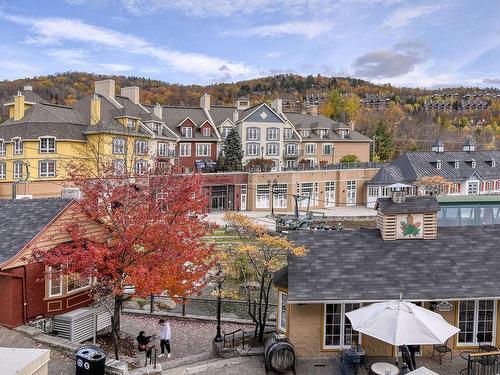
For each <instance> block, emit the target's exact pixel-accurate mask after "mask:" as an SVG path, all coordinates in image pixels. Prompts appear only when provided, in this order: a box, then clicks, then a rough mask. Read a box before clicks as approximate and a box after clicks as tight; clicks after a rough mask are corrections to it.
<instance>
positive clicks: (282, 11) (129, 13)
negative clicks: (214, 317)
mask: <svg viewBox="0 0 500 375" xmlns="http://www.w3.org/2000/svg"><path fill="white" fill-rule="evenodd" d="M499 19H500V1H499V0H474V1H470V0H445V1H441V0H433V1H416V0H413V1H411V0H408V1H406V0H331V1H323V0H210V1H202V0H65V1H64V0H59V1H58V0H24V1H22V2H18V1H8V2H5V1H4V2H1V1H0V20H1V22H0V29H1V32H2V33H1V34H2V39H1V42H0V49H1V50H2V51H1V52H2V57H3V58H2V59H1V60H0V79H15V78H23V77H31V76H34V75H43V74H50V73H55V72H62V71H67V70H78V71H87V72H95V73H105V74H123V75H137V76H145V77H149V78H155V79H161V80H165V81H168V82H172V83H201V84H207V83H213V82H220V81H237V80H242V79H247V78H254V77H259V76H264V75H269V74H277V73H297V74H303V75H307V74H313V75H316V74H322V75H328V76H331V75H336V76H339V75H341V76H345V75H349V76H352V77H357V78H364V79H367V80H370V81H372V82H376V83H391V84H393V85H397V86H402V85H405V86H421V87H442V86H451V85H479V86H495V87H500V22H499Z"/></svg>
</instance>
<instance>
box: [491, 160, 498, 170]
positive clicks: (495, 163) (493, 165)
mask: <svg viewBox="0 0 500 375" xmlns="http://www.w3.org/2000/svg"><path fill="white" fill-rule="evenodd" d="M496 166H497V162H496V161H495V160H491V168H495V167H496Z"/></svg>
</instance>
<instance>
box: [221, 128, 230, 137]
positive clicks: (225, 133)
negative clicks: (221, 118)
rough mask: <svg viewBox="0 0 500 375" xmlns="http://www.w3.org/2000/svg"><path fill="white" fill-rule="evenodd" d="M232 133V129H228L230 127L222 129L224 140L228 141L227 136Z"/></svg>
mask: <svg viewBox="0 0 500 375" xmlns="http://www.w3.org/2000/svg"><path fill="white" fill-rule="evenodd" d="M230 131H231V128H228V127H225V128H222V129H221V136H222V138H224V139H226V138H227V135H228V134H229V132H230Z"/></svg>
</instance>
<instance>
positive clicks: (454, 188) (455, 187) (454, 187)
mask: <svg viewBox="0 0 500 375" xmlns="http://www.w3.org/2000/svg"><path fill="white" fill-rule="evenodd" d="M448 193H449V194H460V184H459V183H452V184H450V185H449V187H448Z"/></svg>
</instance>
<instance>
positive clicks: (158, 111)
mask: <svg viewBox="0 0 500 375" xmlns="http://www.w3.org/2000/svg"><path fill="white" fill-rule="evenodd" d="M162 112H163V107H162V106H161V105H160V103H156V104H155V106H154V108H153V114H154V115H155V116H156V117H158V118H159V119H160V120H161V119H162V116H163V113H162Z"/></svg>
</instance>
